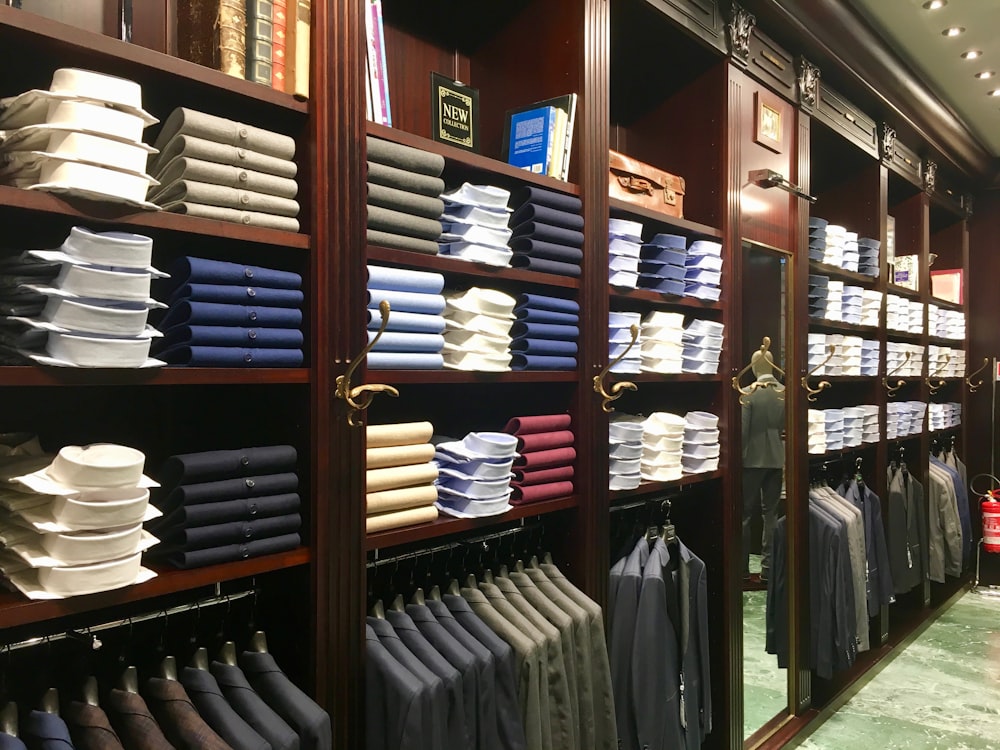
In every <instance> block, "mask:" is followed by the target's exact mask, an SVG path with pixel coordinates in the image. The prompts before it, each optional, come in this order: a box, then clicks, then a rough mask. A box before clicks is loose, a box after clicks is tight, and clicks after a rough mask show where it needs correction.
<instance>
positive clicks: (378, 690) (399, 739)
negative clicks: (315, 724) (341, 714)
mask: <svg viewBox="0 0 1000 750" xmlns="http://www.w3.org/2000/svg"><path fill="white" fill-rule="evenodd" d="M365 631H366V634H365V638H366V642H365V747H366V748H367V750H423V748H425V747H426V746H427V745H426V743H427V740H428V738H429V735H428V733H427V731H426V730H425V726H424V716H425V715H428V714H429V712H430V705H429V697H430V696H429V695H428V694H427V692H426V691H425V690H424V685H423V683H422V682H421V681H420V680H419V679H417V678H416V677H415V676H414V675H413V673H412V672H410V671H409V670H408V669H406V668H405V667H404V666H403V665H402V664H400V663H399V662H398V661H397V660H396V658H395V657H394V656H393V655H392V654H390V653H389V651H388V650H387V649H386V647H385V646H384V645H382V643H381V641H379V639H378V636H377V635H376V634H375V631H374V630H372V628H371V626H366V627H365Z"/></svg>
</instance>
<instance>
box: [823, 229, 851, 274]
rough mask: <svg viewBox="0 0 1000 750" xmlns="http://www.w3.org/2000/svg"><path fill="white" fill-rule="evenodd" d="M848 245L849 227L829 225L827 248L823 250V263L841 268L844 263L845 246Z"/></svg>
mask: <svg viewBox="0 0 1000 750" xmlns="http://www.w3.org/2000/svg"><path fill="white" fill-rule="evenodd" d="M846 244H847V227H844V226H842V225H840V224H827V226H826V247H824V248H823V262H824V263H825V264H827V265H828V266H836V267H837V268H840V267H841V266H842V265H843V263H844V246H845V245H846Z"/></svg>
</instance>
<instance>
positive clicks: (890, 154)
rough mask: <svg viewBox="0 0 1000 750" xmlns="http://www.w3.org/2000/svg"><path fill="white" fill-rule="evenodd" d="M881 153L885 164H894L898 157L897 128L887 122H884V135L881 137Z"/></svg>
mask: <svg viewBox="0 0 1000 750" xmlns="http://www.w3.org/2000/svg"><path fill="white" fill-rule="evenodd" d="M879 154H880V156H881V157H882V163H883V164H886V165H888V164H892V160H893V159H894V158H896V130H895V128H892V127H890V126H889V125H888V124H887V123H884V122H883V123H882V137H881V138H880V139H879Z"/></svg>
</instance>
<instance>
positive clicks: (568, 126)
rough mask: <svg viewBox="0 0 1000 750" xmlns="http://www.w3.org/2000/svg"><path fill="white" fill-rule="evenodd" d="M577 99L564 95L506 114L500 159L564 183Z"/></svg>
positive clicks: (570, 151) (571, 142) (571, 148)
mask: <svg viewBox="0 0 1000 750" xmlns="http://www.w3.org/2000/svg"><path fill="white" fill-rule="evenodd" d="M577 98H578V97H577V95H576V94H565V95H563V96H557V97H554V98H552V99H545V100H543V101H540V102H535V103H534V104H529V105H527V106H525V107H517V108H515V109H511V110H508V111H507V114H506V117H505V121H504V135H503V152H502V158H504V159H505V160H506V161H507V163H508V164H511V165H513V166H515V167H519V168H520V169H527V170H528V171H531V172H534V173H536V174H545V175H549V176H550V177H555V178H556V179H559V180H565V179H567V178H568V177H569V162H570V154H571V153H572V150H573V130H574V128H575V124H576V103H577Z"/></svg>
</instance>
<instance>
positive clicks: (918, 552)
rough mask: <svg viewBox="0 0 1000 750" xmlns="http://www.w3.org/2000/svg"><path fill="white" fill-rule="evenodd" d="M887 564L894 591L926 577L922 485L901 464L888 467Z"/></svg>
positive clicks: (902, 589)
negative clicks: (890, 572)
mask: <svg viewBox="0 0 1000 750" xmlns="http://www.w3.org/2000/svg"><path fill="white" fill-rule="evenodd" d="M888 487H889V566H890V569H891V571H892V582H893V585H894V586H895V587H896V593H897V594H904V593H906V592H907V591H909V590H910V589H912V588H913V587H914V586H918V585H920V584H922V583H923V582H924V579H925V578H926V577H927V541H926V532H925V531H924V529H925V528H926V525H925V515H926V514H925V510H924V488H923V485H922V484H920V482H918V481H917V480H916V479H915V478H914V477H913V475H912V474H910V472H909V471H908V470H907V468H906V466H905V464H904V465H901V466H895V465H894V466H892V467H890V468H889V484H888Z"/></svg>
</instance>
